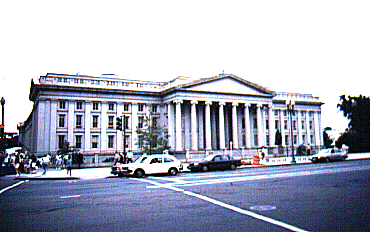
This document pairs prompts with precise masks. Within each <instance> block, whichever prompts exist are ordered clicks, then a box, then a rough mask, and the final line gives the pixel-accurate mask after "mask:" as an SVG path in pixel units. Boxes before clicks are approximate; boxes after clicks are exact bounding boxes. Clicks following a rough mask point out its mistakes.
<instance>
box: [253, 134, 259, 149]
mask: <svg viewBox="0 0 370 232" xmlns="http://www.w3.org/2000/svg"><path fill="white" fill-rule="evenodd" d="M253 137H254V146H256V147H257V146H258V135H257V134H254V136H253Z"/></svg>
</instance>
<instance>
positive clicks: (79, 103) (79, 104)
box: [76, 101, 82, 110]
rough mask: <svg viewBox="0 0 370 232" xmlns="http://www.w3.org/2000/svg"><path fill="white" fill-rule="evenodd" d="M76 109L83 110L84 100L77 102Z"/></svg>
mask: <svg viewBox="0 0 370 232" xmlns="http://www.w3.org/2000/svg"><path fill="white" fill-rule="evenodd" d="M76 109H77V110H82V101H78V102H76Z"/></svg>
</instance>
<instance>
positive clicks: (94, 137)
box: [91, 135, 99, 148]
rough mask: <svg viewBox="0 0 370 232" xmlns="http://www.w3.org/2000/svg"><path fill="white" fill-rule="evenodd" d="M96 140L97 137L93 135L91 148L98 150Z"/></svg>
mask: <svg viewBox="0 0 370 232" xmlns="http://www.w3.org/2000/svg"><path fill="white" fill-rule="evenodd" d="M98 140H99V136H98V135H93V136H92V137H91V148H98Z"/></svg>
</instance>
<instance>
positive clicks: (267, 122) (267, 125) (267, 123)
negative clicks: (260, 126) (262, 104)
mask: <svg viewBox="0 0 370 232" xmlns="http://www.w3.org/2000/svg"><path fill="white" fill-rule="evenodd" d="M268 129H269V120H266V130H268Z"/></svg>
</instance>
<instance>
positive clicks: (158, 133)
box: [136, 116, 169, 154]
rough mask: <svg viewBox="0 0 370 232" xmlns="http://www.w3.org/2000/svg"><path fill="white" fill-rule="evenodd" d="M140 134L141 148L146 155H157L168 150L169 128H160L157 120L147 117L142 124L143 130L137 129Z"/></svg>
mask: <svg viewBox="0 0 370 232" xmlns="http://www.w3.org/2000/svg"><path fill="white" fill-rule="evenodd" d="M136 132H137V134H138V138H139V142H138V143H137V144H139V147H140V148H141V149H142V151H143V152H144V153H147V154H155V153H163V151H164V150H166V149H168V148H169V146H168V132H167V128H165V127H160V126H159V125H158V122H157V120H156V118H152V117H150V116H149V117H148V116H146V117H145V118H144V120H143V123H142V128H139V126H138V127H137V128H136Z"/></svg>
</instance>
